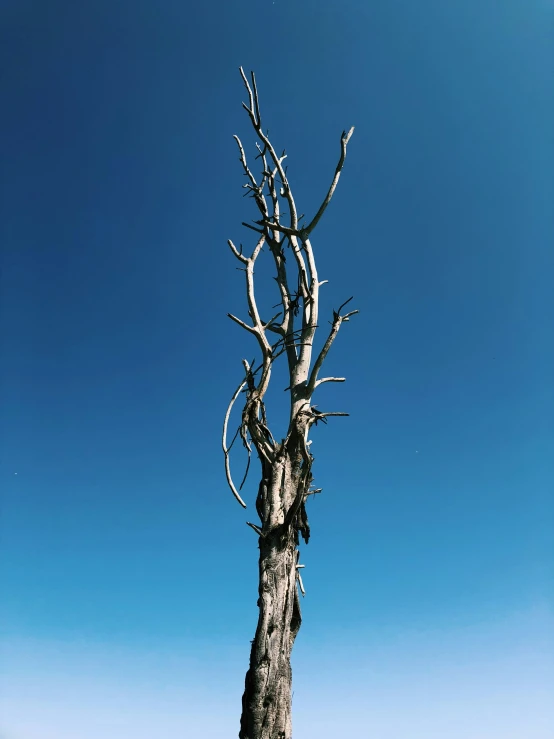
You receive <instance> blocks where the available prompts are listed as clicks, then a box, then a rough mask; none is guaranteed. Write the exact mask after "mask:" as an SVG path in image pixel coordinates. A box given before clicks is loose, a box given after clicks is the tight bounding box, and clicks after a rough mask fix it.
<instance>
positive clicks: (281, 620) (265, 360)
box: [223, 69, 358, 739]
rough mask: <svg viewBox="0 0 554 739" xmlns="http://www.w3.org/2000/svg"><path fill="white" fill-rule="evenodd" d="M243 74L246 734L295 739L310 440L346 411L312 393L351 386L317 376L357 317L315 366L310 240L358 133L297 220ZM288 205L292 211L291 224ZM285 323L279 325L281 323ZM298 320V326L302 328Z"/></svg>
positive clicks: (336, 321)
mask: <svg viewBox="0 0 554 739" xmlns="http://www.w3.org/2000/svg"><path fill="white" fill-rule="evenodd" d="M240 71H241V75H242V78H243V81H244V84H245V87H246V90H247V92H248V97H249V104H248V105H246V104H245V103H243V106H244V108H245V109H246V111H247V113H248V116H249V118H250V121H251V123H252V126H253V128H254V130H255V132H256V134H257V136H258V139H259V142H260V143H259V144H258V145H257V148H258V156H257V157H256V158H257V159H259V160H260V161H261V176H260V177H259V179H256V177H255V176H254V175H253V173H252V171H251V170H250V168H249V166H248V163H247V160H246V154H245V152H244V148H243V146H242V143H241V141H240V139H239V138H238V137H237V136H235V140H236V142H237V146H238V149H239V155H240V161H241V164H242V168H243V171H244V174H245V176H246V178H247V182H246V184H245V185H244V187H245V188H246V190H247V193H246V194H250V196H251V197H252V198H253V200H254V202H255V204H256V206H257V208H258V211H259V213H260V215H261V219H260V220H256V221H254V225H252V224H247V223H243V225H245V226H247V227H248V228H249V229H250V230H251V231H254V232H256V233H257V235H258V241H257V243H256V246H255V247H254V249H253V251H252V254H251V256H250V257H247V256H246V255H245V254H243V251H242V246H241V247H240V248H239V249H237V247H236V246H235V245H234V244H233V242H232V241H229V242H228V243H229V247H230V248H231V251H232V252H233V254H234V255H235V257H236V258H237V259H238V260H239V262H240V263H241V265H242V266H241V269H242V270H243V271H244V273H245V276H246V296H247V302H248V316H249V318H250V320H251V323H247V322H245V321H242V320H241V319H240V318H237V317H236V316H233V315H231V314H229V317H230V318H231V319H232V320H233V321H234V322H235V323H237V324H238V325H239V326H241V327H242V328H243V329H245V330H246V331H248V332H249V333H251V334H252V335H253V336H254V337H255V338H256V340H257V342H258V347H259V349H260V352H261V361H260V362H259V364H258V365H257V366H254V365H250V364H249V363H248V362H247V361H246V360H243V367H244V378H243V379H242V380H241V382H240V383H239V385H238V387H237V389H236V391H235V393H234V395H233V397H232V399H231V402H230V404H229V407H228V409H227V413H226V415H225V420H224V424H223V451H224V455H225V472H226V476H227V481H228V483H229V486H230V488H231V490H232V492H233V494H234V496H235V498H236V499H237V500H238V501H239V503H240V504H241V505H242V506H243V507H245V508H246V503H245V502H244V501H243V499H242V498H241V496H240V493H239V490H240V488H239V490H237V488H236V486H235V484H234V482H233V478H232V476H231V468H230V450H231V447H232V446H233V443H234V441H235V439H236V438H237V437H240V439H241V440H242V444H243V446H244V448H245V449H246V450H247V452H248V466H249V464H250V457H251V454H252V451H255V452H256V454H257V456H258V458H259V461H260V465H261V472H262V475H261V482H260V485H259V488H258V495H257V498H256V511H257V513H258V516H259V519H260V524H259V525H258V524H254V523H252V522H250V521H248V522H247V523H248V525H249V526H250V527H251V528H252V529H254V531H255V532H256V533H257V535H258V545H259V550H260V555H259V589H258V593H259V598H258V607H259V617H258V625H257V628H256V634H255V636H254V639H253V641H252V649H251V652H250V666H249V669H248V672H247V673H246V680H245V689H244V695H243V698H242V716H241V723H240V733H239V737H240V739H291V737H292V722H291V693H292V671H291V666H290V658H291V652H292V647H293V644H294V640H295V638H296V635H297V634H298V630H299V629H300V624H301V620H302V619H301V613H300V603H299V595H298V587H300V592H301V593H302V595H304V593H305V591H304V586H303V583H302V578H301V575H300V568H302V567H303V565H300V564H299V557H300V551H299V548H298V545H299V534H300V535H301V536H302V537H303V539H304V541H305V542H306V543H307V542H308V539H309V537H310V527H309V524H308V517H307V514H306V501H307V499H308V497H309V496H310V495H314V494H316V493H318V492H321V491H320V489H316V490H314V489H312V487H311V485H312V481H313V477H312V463H313V456H312V455H311V453H310V451H309V445H310V443H311V442H310V441H308V434H309V431H310V428H311V427H312V425H314V424H317V423H318V422H319V421H323V422H325V423H326V421H327V417H329V416H345V415H348V414H346V413H330V412H328V413H323V412H321V411H319V410H318V409H317V407H316V406H315V405H312V396H313V394H314V392H315V390H316V389H317V388H318V387H319V386H320V385H321V384H323V383H326V382H344V378H343V377H325V378H321V379H319V372H320V370H321V367H322V365H323V362H324V360H325V358H326V356H327V353H328V351H329V349H330V347H331V345H332V344H333V342H334V340H335V337H336V335H337V333H338V331H339V329H340V327H341V325H342V323H343V322H345V321H348V320H349V318H350V316H352V315H354V314H355V313H357V312H358V311H350V312H349V313H346V314H342V313H341V311H342V308H343V307H344V305H346V303H348V302H349V300H347V301H345V303H343V305H341V306H340V308H339V309H338V310H337V311H333V320H332V322H331V329H330V331H329V334H328V336H327V339H326V341H325V343H324V345H323V347H322V349H321V351H320V352H319V354H318V355H317V357H316V358H315V361H313V362H312V351H313V341H314V336H315V332H316V329H317V328H318V310H319V288H320V287H321V285H322V284H324V283H323V282H319V281H318V276H317V269H316V263H315V258H314V253H313V249H312V244H311V241H310V234H311V232H312V231H313V230H314V228H315V227H316V225H317V224H318V223H319V221H320V219H321V217H322V215H323V213H324V211H325V209H326V208H327V205H328V204H329V202H330V200H331V198H332V196H333V193H334V191H335V188H336V186H337V183H338V180H339V177H340V173H341V170H342V167H343V164H344V160H345V157H346V146H347V144H348V141H349V139H350V137H351V135H352V132H353V130H354V129H350V131H349V132H348V133H346V132H343V133H342V135H341V154H340V159H339V162H338V164H337V166H336V169H335V174H334V177H333V180H332V182H331V186H330V187H329V190H328V192H327V195H326V196H325V198H324V200H323V202H322V204H321V206H320V208H319V209H318V211H317V213H316V214H315V216H314V217H313V218H312V220H311V221H310V222H309V224H308V225H303V222H302V219H303V218H304V216H298V215H297V210H296V203H295V201H294V197H293V195H292V190H291V187H290V183H289V181H288V179H287V174H286V168H285V167H283V161H284V159H285V158H286V155H285V153H284V152H283V153H282V154H281V155H278V154H277V153H276V150H275V148H274V147H273V145H272V143H271V141H270V140H269V138H268V135H267V133H264V131H263V129H262V124H261V116H260V106H259V100H258V92H257V89H256V82H255V78H254V75H253V74H252V77H251V80H252V84H250V83H249V82H248V80H247V78H246V76H245V74H244V72H243V71H242V69H241V70H240ZM281 201H284V203H285V206H286V208H287V211H286V212H287V218H286V221H287V222H286V223H285V222H284V218H283V216H282V212H281ZM264 245H265V246H267V247H268V250H269V252H270V254H271V256H272V258H273V261H274V265H275V275H276V277H275V280H276V282H277V287H278V290H279V296H280V303H279V306H280V308H281V310H280V311H279V313H277V314H276V315H275V316H273V317H272V318H270V319H269V320H265V321H264V320H262V319H261V317H260V312H259V310H258V305H257V303H256V297H255V290H254V264H255V262H256V260H257V258H258V257H259V255H260V253H261V251H262V248H263V246H264ZM286 252H288V253H287V254H286ZM293 285H294V288H293V287H292V286H293ZM279 317H281V318H280V322H277V318H279ZM295 323H298V324H299V326H298V327H297V328H295ZM271 333H272V334H274V335H276V336H277V337H278V338H276V339H275V340H274V341H273V342H270V341H269V338H268V336H269V335H270V334H271ZM282 354H284V355H285V356H286V359H287V362H288V370H289V380H290V384H289V387H288V388H287V390H288V391H289V397H290V421H289V428H288V430H287V436H286V438H284V439H283V440H282V441H281V443H277V442H276V440H275V438H274V436H273V434H272V433H271V430H270V428H269V426H268V419H267V414H266V408H265V404H264V396H265V393H266V391H267V388H268V386H269V382H270V379H271V370H272V365H273V362H274V361H275V360H276V359H277V358H278V357H279V356H281V355H282ZM241 393H245V394H246V399H245V401H244V405H243V408H242V414H241V421H240V424H239V427H238V429H237V431H236V433H235V436H234V437H233V440H232V441H231V443H230V444H228V443H227V431H228V425H229V420H230V417H231V411H232V408H233V405H234V403H235V402H236V400H237V399H238V397H239V395H240V394H241ZM247 471H248V467H247ZM240 487H242V485H241V486H240Z"/></svg>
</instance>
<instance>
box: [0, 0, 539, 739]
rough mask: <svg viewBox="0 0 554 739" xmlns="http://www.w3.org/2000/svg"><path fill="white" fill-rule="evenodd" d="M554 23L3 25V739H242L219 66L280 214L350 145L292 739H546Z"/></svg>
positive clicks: (349, 11)
mask: <svg viewBox="0 0 554 739" xmlns="http://www.w3.org/2000/svg"><path fill="white" fill-rule="evenodd" d="M553 27H554V8H553V6H552V4H551V3H549V2H546V0H449V1H448V2H444V1H443V0H421V2H417V3H415V2H413V1H412V0H364V2H362V1H361V0H343V1H342V2H340V3H339V2H337V1H334V2H330V1H327V0H317V1H316V0H294V2H293V0H283V1H281V0H276V1H275V2H272V0H256V1H254V0H244V2H241V3H238V2H235V0H231V1H230V2H227V3H223V2H220V1H219V0H217V1H216V2H215V3H211V4H207V3H206V4H200V5H198V6H187V5H186V4H185V3H182V2H177V0H163V1H162V2H156V3H155V2H153V0H148V1H147V0H136V1H135V2H133V3H129V2H122V1H121V0H110V2H107V0H94V2H93V1H92V0H91V1H90V2H81V3H75V2H69V1H64V2H60V1H58V0H53V1H52V2H49V3H38V2H30V1H28V0H17V1H16V0H3V1H0V64H1V68H2V70H3V71H2V76H1V77H0V90H1V96H2V100H3V103H4V104H3V113H2V130H3V136H2V138H1V139H0V150H1V160H2V169H1V174H0V187H1V193H0V210H1V214H2V217H1V219H0V250H1V255H0V256H1V275H0V280H1V282H0V288H1V293H0V350H1V359H0V393H1V404H2V414H1V418H0V489H1V495H0V505H1V521H0V555H1V557H0V587H1V590H2V599H1V603H0V630H1V636H0V738H1V739H93V737H94V739H96V738H97V737H98V736H100V735H101V736H102V739H127V738H128V739H152V737H156V736H160V737H164V739H166V738H167V739H170V738H177V737H179V738H180V739H184V738H185V737H189V736H199V735H201V736H202V737H204V739H223V738H224V737H228V736H236V735H237V734H238V722H239V715H240V696H241V694H242V688H243V680H244V673H245V670H246V667H247V661H248V650H249V641H250V639H251V638H252V636H253V633H254V628H255V623H256V618H257V609H256V598H257V593H256V587H257V583H256V574H257V573H256V570H257V548H256V537H255V535H254V533H253V532H252V530H251V529H249V528H248V527H247V526H246V525H245V523H244V522H245V520H255V513H254V512H253V511H254V510H255V509H254V506H253V502H254V493H255V488H256V479H255V478H256V475H255V470H253V471H252V473H251V480H250V482H249V484H248V485H247V486H246V492H245V497H246V498H247V502H249V504H250V505H249V509H248V510H247V511H243V510H242V509H241V508H240V507H239V506H238V505H237V503H236V502H235V501H234V499H233V498H232V495H231V493H230V492H229V491H228V489H227V488H226V483H225V478H224V472H223V460H222V454H221V448H220V429H221V422H222V417H223V413H224V410H225V407H226V404H227V402H228V399H229V397H230V395H231V393H232V392H233V390H234V389H235V387H236V384H237V382H238V380H239V379H240V377H241V359H242V357H243V356H245V357H248V358H249V359H250V358H251V357H252V356H254V354H255V347H254V346H253V345H252V343H250V342H249V340H248V337H247V336H243V335H242V332H241V330H240V329H239V328H238V327H236V326H235V325H234V324H232V323H231V322H230V321H229V320H228V319H227V318H226V313H227V312H228V311H230V312H233V313H236V314H239V315H244V314H245V308H244V295H243V283H242V279H241V273H240V272H237V271H236V270H235V266H236V264H235V261H234V259H233V257H232V255H231V254H230V252H229V250H228V248H227V246H226V240H227V239H228V238H232V239H233V240H234V241H235V242H240V241H242V242H243V243H244V244H245V246H246V245H247V244H249V243H250V241H249V235H248V233H246V232H245V230H244V229H241V227H240V223H241V221H242V220H247V219H248V218H250V217H252V216H253V215H254V214H253V212H252V211H250V210H249V204H248V202H247V201H246V200H243V199H242V190H241V185H242V184H243V178H242V175H241V170H240V165H239V162H238V161H237V153H236V149H235V147H234V142H233V139H232V134H234V133H238V134H239V135H241V137H242V139H243V142H244V144H245V146H246V147H247V150H248V152H250V153H252V151H253V145H254V136H253V135H252V134H251V132H250V130H249V126H248V121H247V118H246V115H245V114H244V111H243V110H242V108H241V101H242V100H243V99H244V91H243V87H242V83H241V80H240V77H239V74H238V66H239V65H241V64H242V65H243V66H244V67H245V69H247V70H249V69H255V71H256V75H257V79H258V84H259V89H260V96H261V104H262V114H263V116H264V120H265V125H266V127H268V128H269V130H270V134H271V136H272V138H273V139H274V141H275V144H276V146H277V148H279V149H280V148H286V149H287V153H288V157H289V158H288V163H289V170H288V171H289V176H290V179H291V182H292V185H293V188H294V190H295V194H296V199H297V203H298V205H299V208H300V211H301V212H305V213H307V214H309V213H312V212H314V209H315V208H317V206H318V205H319V202H320V200H321V198H322V197H323V195H324V193H325V190H326V186H327V185H328V182H329V180H330V177H331V175H332V173H333V171H334V167H335V164H336V161H337V156H338V153H339V137H340V133H341V131H342V130H343V129H347V128H349V127H350V126H352V125H354V126H355V127H356V130H355V133H354V136H353V138H352V140H351V143H350V145H349V150H348V158H347V161H346V164H345V167H344V171H343V176H342V178H341V181H340V185H339V189H338V191H337V193H336V196H335V198H334V200H333V203H332V205H331V207H330V208H329V210H328V211H327V213H326V214H325V218H324V220H323V221H322V222H321V224H320V226H319V227H318V229H317V231H316V232H315V234H314V239H313V243H314V248H315V249H316V254H317V258H318V260H319V273H320V278H321V279H329V284H328V285H326V286H325V287H324V288H323V289H322V305H321V310H322V315H323V316H324V317H325V316H326V315H327V316H329V317H330V316H331V311H332V309H333V308H336V307H337V306H338V305H339V304H340V303H341V302H343V301H344V300H345V299H346V298H348V297H349V296H350V295H354V300H353V303H352V305H353V307H356V308H359V309H360V314H359V316H356V318H355V320H353V321H352V322H351V323H350V324H348V325H346V326H343V328H342V329H341V333H340V335H339V337H338V339H337V342H336V344H335V346H334V347H333V350H332V353H331V354H330V355H329V358H328V363H327V370H328V374H333V375H344V376H346V377H347V382H346V383H345V384H344V385H340V386H333V387H325V388H324V389H323V388H322V389H321V391H320V395H319V396H318V398H317V401H316V402H317V403H318V404H319V406H320V408H322V409H325V410H343V411H348V412H350V414H351V415H350V417H349V418H347V419H335V420H334V421H333V423H329V425H328V426H327V427H324V428H322V429H319V428H318V429H317V430H316V431H315V433H314V435H313V439H314V441H313V445H312V450H313V453H314V456H315V464H314V474H315V482H316V483H317V484H318V486H321V487H323V494H322V495H321V496H319V497H318V498H317V500H311V501H310V503H309V506H308V514H309V516H310V523H311V526H312V539H311V540H310V543H309V545H308V546H307V547H306V546H304V545H302V547H301V550H302V553H301V557H302V561H303V562H304V563H305V564H306V569H305V571H304V572H305V578H304V580H305V586H306V590H307V596H306V598H305V599H304V600H303V602H302V606H303V617H304V622H303V625H302V629H301V631H300V634H299V637H298V639H297V643H296V645H295V649H294V657H293V669H294V703H293V705H294V736H295V739H302V738H303V737H305V739H311V738H312V737H315V736H317V737H318V739H330V738H331V737H333V738H335V737H337V736H357V737H358V736H359V737H362V738H365V737H367V738H368V739H445V737H447V738H448V739H550V737H551V736H552V735H553V734H554V710H553V709H552V707H551V706H550V705H549V703H550V702H549V700H548V699H547V696H548V695H549V694H552V693H553V692H554V598H553V590H552V588H553V574H554V573H553V562H554V559H553V557H554V545H553V543H552V526H553V520H554V500H553V492H552V491H553V490H554V388H553V381H552V378H553V377H554V343H553V340H552V335H553V330H552V329H553V316H554V291H552V276H553V275H554V251H553V249H552V243H553V240H554V214H553V212H552V202H554V178H553V177H552V172H553V171H554V142H553V137H552V130H554V90H553V89H552V84H551V74H552V72H551V70H552V59H553V56H554V49H553V40H552V39H553V36H552V30H553ZM264 277H267V278H268V279H267V283H266V284H267V285H268V291H267V293H265V292H264V294H263V298H262V300H263V301H266V302H267V303H268V304H269V303H270V302H277V301H276V299H275V300H273V293H272V292H271V290H273V289H274V288H273V287H270V284H271V280H270V278H269V272H267V271H264V269H263V268H261V270H260V279H262V278H264ZM322 326H326V323H325V321H322ZM320 340H321V337H320ZM281 380H284V378H283V377H281V376H279V375H278V374H277V376H276V378H275V389H274V390H273V391H272V393H271V395H270V401H271V403H270V407H269V413H270V422H271V421H272V420H273V421H275V422H276V424H277V428H278V429H279V428H281V427H280V426H279V422H280V421H282V418H283V415H284V413H285V410H286V409H285V406H284V405H283V399H284V398H285V394H284V393H283V392H282V389H283V388H284V387H285V385H284V384H282V382H281ZM277 433H279V430H278V431H277ZM243 463H244V459H242V458H240V457H238V458H237V459H236V461H235V462H234V464H235V468H236V469H237V470H240V469H241V465H242V464H243Z"/></svg>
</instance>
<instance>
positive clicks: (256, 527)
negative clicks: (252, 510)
mask: <svg viewBox="0 0 554 739" xmlns="http://www.w3.org/2000/svg"><path fill="white" fill-rule="evenodd" d="M246 525H247V526H250V528H251V529H254V531H255V532H256V533H257V534H258V536H263V533H262V530H261V528H260V527H259V526H256V524H255V523H250V521H247V522H246Z"/></svg>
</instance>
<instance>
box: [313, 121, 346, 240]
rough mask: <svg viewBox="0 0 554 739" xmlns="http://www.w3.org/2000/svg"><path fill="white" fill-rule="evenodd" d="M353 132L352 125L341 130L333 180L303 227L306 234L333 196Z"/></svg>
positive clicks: (314, 224) (317, 221) (315, 223)
mask: <svg viewBox="0 0 554 739" xmlns="http://www.w3.org/2000/svg"><path fill="white" fill-rule="evenodd" d="M353 133H354V126H352V128H351V129H350V131H348V133H346V131H343V132H342V136H341V137H340V159H339V163H338V164H337V168H336V169H335V176H334V177H333V181H332V182H331V187H330V188H329V191H328V193H327V195H326V197H325V200H324V201H323V203H322V204H321V205H320V207H319V210H318V211H317V213H316V214H315V216H314V218H313V220H312V222H311V223H310V225H309V226H307V227H306V228H305V229H304V230H305V231H306V232H307V233H308V234H310V233H311V232H312V231H313V230H314V228H315V227H316V226H317V224H318V223H319V220H320V218H321V216H322V215H323V214H324V213H325V209H326V208H327V206H328V205H329V203H330V202H331V198H332V197H333V194H334V192H335V190H336V188H337V184H338V182H339V178H340V173H341V171H342V167H343V165H344V160H345V159H346V147H347V145H348V142H349V141H350V137H351V136H352V134H353Z"/></svg>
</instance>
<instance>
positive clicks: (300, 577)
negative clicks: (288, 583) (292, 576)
mask: <svg viewBox="0 0 554 739" xmlns="http://www.w3.org/2000/svg"><path fill="white" fill-rule="evenodd" d="M296 576H297V578H298V585H299V586H300V592H301V593H302V597H304V596H305V595H306V591H305V590H304V583H303V582H302V575H301V574H300V573H299V572H298V571H297V572H296Z"/></svg>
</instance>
